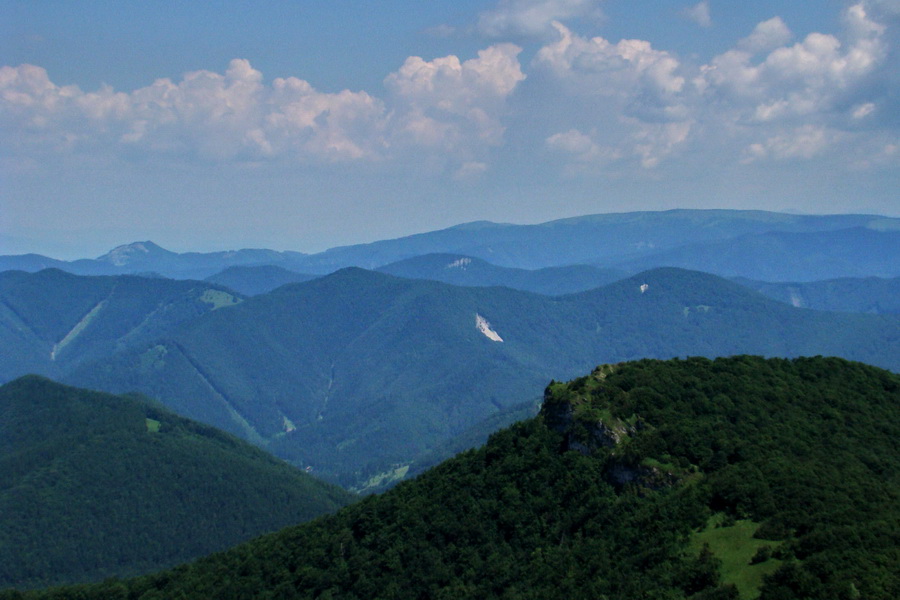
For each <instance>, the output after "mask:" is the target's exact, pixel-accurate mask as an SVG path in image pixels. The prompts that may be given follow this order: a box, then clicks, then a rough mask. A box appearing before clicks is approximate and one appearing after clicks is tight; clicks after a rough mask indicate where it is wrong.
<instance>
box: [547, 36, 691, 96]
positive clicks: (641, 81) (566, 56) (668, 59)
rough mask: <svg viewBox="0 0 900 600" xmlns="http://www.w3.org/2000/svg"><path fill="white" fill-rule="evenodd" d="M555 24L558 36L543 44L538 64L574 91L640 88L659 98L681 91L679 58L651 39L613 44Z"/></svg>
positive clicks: (609, 91) (620, 92) (624, 92)
mask: <svg viewBox="0 0 900 600" xmlns="http://www.w3.org/2000/svg"><path fill="white" fill-rule="evenodd" d="M553 27H554V28H555V29H556V31H557V33H558V34H559V39H558V40H557V41H556V42H554V43H552V44H548V45H546V46H544V47H543V48H541V49H540V50H539V51H538V53H537V56H536V57H535V65H536V66H538V67H540V68H544V69H548V70H550V71H552V72H553V73H554V74H555V75H556V77H558V78H559V79H561V80H563V81H564V82H566V83H567V84H569V85H570V87H571V89H572V90H573V91H588V92H590V93H595V94H601V95H632V94H634V93H635V91H636V90H637V89H640V90H641V93H647V94H650V95H652V96H654V97H656V98H662V97H665V96H671V95H674V94H677V93H678V92H680V91H681V90H682V89H683V88H684V85H685V78H684V77H683V76H681V75H680V74H679V73H678V68H679V62H678V60H677V59H676V58H675V57H674V56H672V55H671V54H669V53H668V52H665V51H660V50H655V49H654V48H653V47H652V46H651V45H650V42H646V41H643V40H621V41H619V42H618V43H616V44H612V43H610V42H609V41H607V40H605V39H604V38H602V37H594V38H591V39H586V38H583V37H581V36H579V35H576V34H574V33H572V32H571V31H570V30H569V29H568V28H567V27H566V26H565V25H563V24H562V23H558V22H556V23H554V24H553Z"/></svg>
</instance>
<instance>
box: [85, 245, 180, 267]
mask: <svg viewBox="0 0 900 600" xmlns="http://www.w3.org/2000/svg"><path fill="white" fill-rule="evenodd" d="M162 254H173V253H172V252H169V251H168V250H166V249H165V248H161V247H160V246H157V245H156V244H154V243H153V242H151V241H146V242H132V243H130V244H123V245H121V246H116V247H115V248H113V249H112V250H110V251H109V252H107V253H106V254H104V255H103V256H101V257H99V258H98V259H97V260H100V261H104V262H108V263H110V264H111V265H114V266H116V267H123V266H125V265H127V264H129V263H132V262H135V261H136V260H140V259H141V258H144V257H147V256H159V255H162Z"/></svg>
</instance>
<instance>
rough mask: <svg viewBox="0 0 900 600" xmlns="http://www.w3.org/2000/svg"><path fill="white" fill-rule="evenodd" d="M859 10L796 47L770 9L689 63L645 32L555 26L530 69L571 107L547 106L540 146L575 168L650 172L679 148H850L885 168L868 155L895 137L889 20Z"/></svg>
mask: <svg viewBox="0 0 900 600" xmlns="http://www.w3.org/2000/svg"><path fill="white" fill-rule="evenodd" d="M696 6H697V5H695V7H696ZM867 6H868V5H867V4H863V3H858V4H854V5H852V6H850V7H848V8H847V9H846V10H845V12H844V18H843V24H844V27H843V28H842V30H841V31H840V32H839V33H837V34H826V33H819V32H814V33H810V34H809V35H807V36H806V37H805V38H803V39H801V40H799V41H796V42H794V43H792V37H793V35H792V33H791V31H790V29H789V28H788V26H787V24H786V23H785V22H784V21H783V20H782V19H781V18H780V17H773V18H771V19H768V20H766V21H763V22H761V23H759V24H758V25H757V26H756V27H755V28H754V29H753V31H752V32H751V34H750V35H749V36H747V37H746V38H744V39H742V40H739V41H738V42H736V43H735V46H734V47H733V48H732V49H731V50H728V51H726V52H724V53H722V54H721V55H719V56H716V57H714V58H713V59H712V60H711V61H710V62H709V63H708V64H705V65H696V66H692V65H689V64H685V63H684V62H682V61H681V60H680V59H679V58H678V57H677V56H675V55H673V54H672V53H669V52H666V51H665V50H660V49H657V48H654V47H653V46H652V45H651V44H650V43H649V42H647V41H644V40H621V41H619V42H616V43H613V42H611V41H608V40H606V39H604V38H602V37H594V38H585V37H582V36H579V35H577V34H575V33H574V32H572V31H571V30H570V29H569V28H567V27H566V26H564V25H562V24H560V23H555V24H554V27H555V29H556V31H557V32H558V39H557V40H555V41H553V42H551V43H547V44H546V45H544V46H543V47H542V48H541V49H540V50H539V51H538V52H537V54H536V56H535V59H534V62H533V66H534V68H535V69H536V71H537V72H539V73H541V74H545V75H546V76H547V77H549V80H548V87H553V88H554V92H555V97H556V98H558V100H557V102H559V103H564V105H565V106H566V107H567V108H569V109H570V114H569V115H566V114H564V113H559V112H558V113H557V114H556V118H555V123H556V127H555V131H556V133H552V134H551V135H549V136H545V138H544V139H545V145H546V147H547V148H548V149H549V150H551V151H553V152H554V153H556V154H557V155H559V156H563V157H567V160H568V161H569V164H570V165H574V166H578V165H582V166H583V165H585V164H592V165H595V166H602V165H607V164H609V163H611V162H622V161H627V160H630V159H631V160H634V161H635V162H636V164H639V165H640V166H641V167H643V168H654V167H657V166H658V165H659V164H661V163H662V162H663V161H666V160H671V159H674V158H676V157H677V156H679V155H680V154H681V152H682V151H683V150H685V149H687V148H688V147H690V148H691V149H692V150H699V149H701V148H702V150H699V151H701V152H712V153H716V159H717V160H722V159H723V158H725V157H727V156H731V157H733V158H734V159H740V160H743V161H744V162H752V161H760V160H810V159H813V158H818V157H822V156H825V155H831V156H839V155H840V154H841V153H853V154H854V155H855V156H856V158H855V159H854V160H855V161H856V164H873V165H874V164H883V163H884V160H881V163H879V162H878V161H876V160H875V159H874V158H873V159H872V160H868V159H866V156H874V155H875V154H878V155H885V152H884V150H883V149H884V148H886V147H889V146H890V145H891V144H893V143H894V142H895V141H896V139H897V135H896V133H893V134H892V133H891V131H893V130H896V120H894V121H893V122H889V120H890V117H889V116H888V115H889V114H891V113H892V112H893V113H894V114H895V113H896V111H891V110H890V109H889V107H890V106H892V104H891V102H892V99H891V96H890V94H889V93H887V92H885V91H884V90H886V89H891V86H890V81H891V80H892V79H891V78H892V77H895V76H894V75H890V65H889V64H888V63H889V61H888V55H889V50H890V48H889V38H888V35H887V28H886V26H885V25H883V24H881V23H879V22H877V21H876V20H875V19H874V18H873V17H872V16H871V14H870V11H867ZM879 121H882V122H881V123H880V122H879ZM610 148H615V149H616V152H615V153H614V152H612V151H610V150H609V149H610ZM725 160H727V158H725ZM867 160H868V162H867ZM582 170H583V169H582Z"/></svg>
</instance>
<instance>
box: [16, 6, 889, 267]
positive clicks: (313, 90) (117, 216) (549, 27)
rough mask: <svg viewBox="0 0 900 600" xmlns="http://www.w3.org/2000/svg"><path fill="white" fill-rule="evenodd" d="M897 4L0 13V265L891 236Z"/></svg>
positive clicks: (24, 9) (46, 9)
mask: <svg viewBox="0 0 900 600" xmlns="http://www.w3.org/2000/svg"><path fill="white" fill-rule="evenodd" d="M898 28H900V0H856V1H852V2H851V1H846V2H845V1H839V0H820V1H817V2H809V1H808V0H807V1H799V0H782V1H770V0H758V1H755V2H733V1H731V0H729V1H728V2H726V1H725V0H706V1H703V2H691V1H679V0H656V1H649V0H628V1H626V0H493V1H474V0H465V1H455V2H408V1H400V0H383V1H382V2H359V1H354V2H350V1H346V0H332V1H330V2H322V1H295V2H286V1H285V2H172V1H170V2H146V1H144V2H132V1H128V0H120V1H116V2H104V1H100V0H94V1H90V2H86V1H77V0H69V1H50V0H44V1H41V2H34V1H33V0H32V1H26V2H17V1H9V0H0V253H4V254H6V253H23V252H38V253H43V254H48V255H51V256H58V257H64V258H72V257H80V256H95V255H99V254H102V253H103V252H105V251H106V250H108V249H110V248H111V247H113V246H115V245H118V244H121V243H126V242H130V241H135V240H145V239H150V240H153V241H155V242H157V243H159V244H160V245H162V246H164V247H167V248H170V249H172V250H176V251H187V250H201V251H206V250H218V249H229V248H239V247H270V248H276V249H292V250H300V251H318V250H322V249H325V248H327V247H331V246H336V245H343V244H350V243H358V242H366V241H372V240H376V239H383V238H387V237H396V236H400V235H406V234H410V233H416V232H419V231H426V230H431V229H437V228H441V227H446V226H450V225H453V224H457V223H461V222H466V221H473V220H479V219H488V220H492V221H502V222H513V223H529V222H540V221H547V220H551V219H555V218H561V217H567V216H575V215H580V214H590V213H599V212H621V211H631V210H665V209H670V208H741V209H765V210H782V211H791V212H806V213H833V212H868V213H880V214H890V215H900V196H898V193H897V190H898V189H900V98H898V96H900V67H898V66H897V65H898V64H900V61H898V60H897V59H898V56H897V44H898V41H900V37H898V34H897V31H898Z"/></svg>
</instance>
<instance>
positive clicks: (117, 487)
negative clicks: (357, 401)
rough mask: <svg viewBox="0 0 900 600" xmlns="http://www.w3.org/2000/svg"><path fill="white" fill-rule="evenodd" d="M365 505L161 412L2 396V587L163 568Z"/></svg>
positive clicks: (94, 398) (42, 390)
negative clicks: (353, 505) (350, 506)
mask: <svg viewBox="0 0 900 600" xmlns="http://www.w3.org/2000/svg"><path fill="white" fill-rule="evenodd" d="M352 499H353V497H352V496H351V495H349V494H348V493H347V492H345V491H343V490H341V489H339V488H337V487H336V486H332V485H328V484H325V483H323V482H321V481H318V480H316V479H314V478H312V477H310V476H308V475H307V474H305V473H303V472H301V471H300V470H299V469H296V468H295V467H291V466H290V465H287V464H286V463H284V462H283V461H279V460H276V459H274V458H273V457H272V456H270V455H268V454H266V453H264V452H262V451H261V450H259V449H257V448H255V447H253V446H251V445H249V444H247V443H246V442H244V441H241V440H239V439H237V438H235V437H233V436H230V435H226V434H224V433H222V432H220V431H217V430H215V429H213V428H212V427H209V426H207V425H201V424H200V423H196V422H193V421H189V420H187V419H184V418H182V417H178V416H176V415H174V414H173V413H171V412H169V411H168V410H165V409H163V408H162V407H161V406H159V405H157V404H151V403H148V402H146V401H141V400H139V399H136V398H128V397H122V396H112V395H109V394H102V393H98V392H89V391H87V390H82V389H77V388H71V387H68V386H63V385H60V384H58V383H55V382H53V381H50V380H48V379H44V378H41V377H37V376H27V377H23V378H20V379H17V380H15V381H13V382H10V383H7V384H6V385H4V386H2V387H0V588H3V587H8V586H13V585H14V586H30V587H34V586H38V585H47V584H49V583H56V584H58V583H63V582H75V581H90V580H101V579H104V578H106V577H110V576H113V575H118V576H123V575H133V574H136V573H140V572H150V571H156V570H159V569H161V568H163V567H167V566H171V565H174V564H176V563H179V562H183V561H185V560H189V559H191V558H196V557H199V556H203V555H206V554H209V553H211V552H215V551H218V550H223V549H225V548H227V547H229V546H232V545H234V544H236V543H239V542H241V541H245V540H247V539H250V538H252V537H255V536H257V535H260V534H262V533H266V532H269V531H273V530H275V529H279V528H281V527H284V526H286V525H293V524H296V523H299V522H302V521H307V520H309V519H312V518H314V517H316V516H319V515H321V514H323V513H326V512H331V511H334V510H336V509H337V508H339V507H341V506H343V505H345V504H347V503H349V502H350V501H351V500H352Z"/></svg>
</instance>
